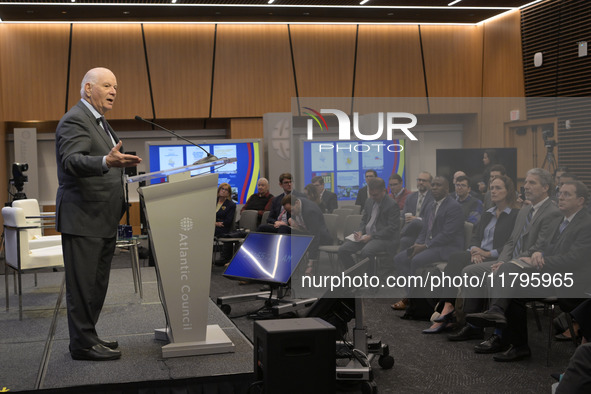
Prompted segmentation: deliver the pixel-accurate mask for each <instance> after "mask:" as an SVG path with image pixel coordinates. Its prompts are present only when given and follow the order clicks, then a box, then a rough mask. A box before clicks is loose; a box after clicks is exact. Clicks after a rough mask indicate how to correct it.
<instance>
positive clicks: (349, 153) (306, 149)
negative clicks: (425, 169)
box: [302, 140, 405, 201]
mask: <svg viewBox="0 0 591 394" xmlns="http://www.w3.org/2000/svg"><path fill="white" fill-rule="evenodd" d="M302 142H303V160H304V182H305V183H304V184H308V183H310V182H311V180H312V178H313V177H315V176H318V175H320V176H322V177H323V178H324V184H325V188H327V189H329V190H331V191H333V192H335V193H337V196H338V199H339V200H341V201H346V200H355V199H356V198H357V193H358V192H359V189H361V188H362V187H363V186H365V171H366V170H370V169H371V170H375V171H376V172H377V173H378V176H379V177H380V178H382V179H384V181H385V182H386V185H387V184H388V179H389V178H390V176H391V175H392V174H394V173H397V174H399V175H400V176H401V177H402V180H403V184H405V177H404V140H392V141H387V140H378V141H368V142H362V141H322V142H318V141H316V142H314V141H302Z"/></svg>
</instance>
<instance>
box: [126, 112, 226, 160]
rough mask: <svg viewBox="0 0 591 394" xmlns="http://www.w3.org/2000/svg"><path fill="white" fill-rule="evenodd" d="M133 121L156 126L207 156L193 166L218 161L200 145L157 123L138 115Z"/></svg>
mask: <svg viewBox="0 0 591 394" xmlns="http://www.w3.org/2000/svg"><path fill="white" fill-rule="evenodd" d="M135 120H140V121H142V122H146V123H149V124H151V125H153V126H156V127H158V128H159V129H162V130H164V131H166V132H167V133H170V134H172V135H174V136H175V137H177V138H180V139H181V140H183V141H187V142H188V143H189V144H191V145H193V146H196V147H197V148H199V149H201V150H202V151H203V152H205V154H207V156H206V157H204V158H202V159H199V160H197V161H196V162H195V163H193V164H204V163H209V162H212V161H216V160H219V159H218V158H217V157H216V156H214V155H212V154H211V153H209V152H208V151H206V150H205V149H203V147H202V146H201V145H199V144H196V143H194V142H193V141H191V140H189V139H187V138H185V137H183V136H180V135H178V134H177V133H175V132H174V131H172V130H169V129H167V128H166V127H163V126H160V125H159V124H158V123H154V122H151V121H149V120H147V119H144V118H142V117H141V116H138V115H136V116H135Z"/></svg>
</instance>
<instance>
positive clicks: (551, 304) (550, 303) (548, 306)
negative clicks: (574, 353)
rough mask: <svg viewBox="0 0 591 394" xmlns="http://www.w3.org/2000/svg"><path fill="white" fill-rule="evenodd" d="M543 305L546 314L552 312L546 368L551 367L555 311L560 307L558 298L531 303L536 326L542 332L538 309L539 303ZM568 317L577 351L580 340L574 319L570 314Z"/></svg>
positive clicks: (567, 314) (569, 328)
mask: <svg viewBox="0 0 591 394" xmlns="http://www.w3.org/2000/svg"><path fill="white" fill-rule="evenodd" d="M538 302H539V303H541V304H542V305H543V306H544V314H546V312H548V311H549V312H550V316H549V318H550V319H549V321H550V327H549V328H548V344H547V346H546V366H550V348H551V347H552V339H553V336H554V324H553V323H554V318H555V317H556V316H555V313H554V312H555V310H556V306H557V305H558V298H556V297H548V298H543V299H540V300H534V301H531V303H530V307H531V310H532V311H533V313H534V318H535V320H536V325H537V326H538V331H542V324H541V322H540V317H539V316H538V307H537V303H538ZM565 316H566V321H567V323H568V330H569V332H570V335H571V338H572V340H573V344H574V345H575V349H576V348H577V347H578V346H579V340H578V338H577V334H576V333H575V329H574V326H573V319H572V317H571V315H570V313H565Z"/></svg>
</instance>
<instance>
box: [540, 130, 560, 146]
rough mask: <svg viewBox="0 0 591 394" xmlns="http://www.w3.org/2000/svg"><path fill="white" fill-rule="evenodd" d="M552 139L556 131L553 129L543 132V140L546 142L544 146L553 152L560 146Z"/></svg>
mask: <svg viewBox="0 0 591 394" xmlns="http://www.w3.org/2000/svg"><path fill="white" fill-rule="evenodd" d="M551 138H554V130H551V129H545V130H542V139H543V140H544V146H545V147H546V149H548V150H553V149H554V147H555V146H556V145H558V144H557V143H556V141H554V140H553V139H551Z"/></svg>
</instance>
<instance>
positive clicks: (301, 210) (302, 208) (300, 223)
mask: <svg viewBox="0 0 591 394" xmlns="http://www.w3.org/2000/svg"><path fill="white" fill-rule="evenodd" d="M281 203H282V204H283V206H284V207H285V210H286V211H288V212H289V213H290V215H291V217H290V218H289V227H290V229H291V231H290V232H291V234H311V235H313V236H314V240H313V241H312V243H311V244H310V249H309V254H310V259H314V260H316V259H318V253H319V251H318V247H319V246H320V245H328V244H331V243H332V237H331V236H330V233H329V232H328V228H327V227H326V223H325V222H324V216H323V215H322V212H320V208H319V207H318V205H317V204H315V203H313V202H312V201H310V200H307V199H305V198H300V197H296V196H293V195H291V194H288V195H287V196H285V197H283V200H282V201H281ZM285 232H286V231H285V229H284V228H280V231H279V233H285ZM312 267H313V263H312V261H310V263H309V264H308V269H306V274H310V273H311V271H312Z"/></svg>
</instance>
